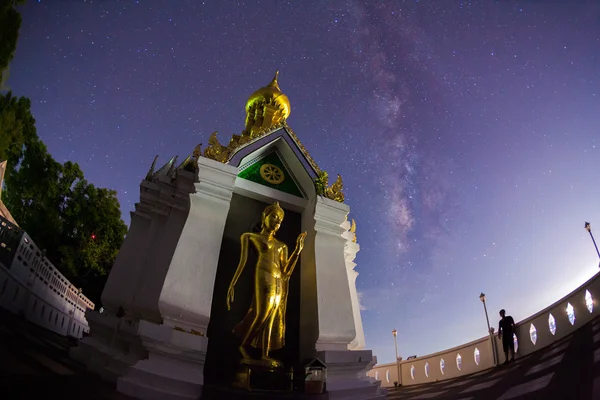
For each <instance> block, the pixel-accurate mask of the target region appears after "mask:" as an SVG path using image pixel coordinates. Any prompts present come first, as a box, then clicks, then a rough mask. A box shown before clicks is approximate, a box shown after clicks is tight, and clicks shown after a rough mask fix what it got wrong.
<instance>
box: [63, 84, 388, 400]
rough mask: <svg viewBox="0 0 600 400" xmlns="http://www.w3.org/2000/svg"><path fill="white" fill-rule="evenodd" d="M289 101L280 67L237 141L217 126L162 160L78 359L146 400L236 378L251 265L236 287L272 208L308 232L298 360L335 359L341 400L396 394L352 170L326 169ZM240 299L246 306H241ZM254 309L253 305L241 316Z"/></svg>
mask: <svg viewBox="0 0 600 400" xmlns="http://www.w3.org/2000/svg"><path fill="white" fill-rule="evenodd" d="M290 110H291V107H290V103H289V100H288V98H287V97H286V96H285V95H284V94H283V93H282V92H281V89H280V88H279V84H278V76H277V74H276V75H275V77H274V78H273V80H272V81H271V82H270V83H269V84H268V85H267V86H265V87H263V88H261V89H259V90H258V91H256V92H255V93H253V94H252V95H251V96H250V98H249V100H248V101H247V103H246V126H245V129H244V130H243V131H242V132H241V134H239V135H233V137H232V138H231V139H230V140H229V142H228V143H227V144H226V145H222V144H221V143H219V140H218V139H217V134H216V132H215V133H213V134H212V135H211V136H210V138H209V142H208V146H207V147H206V148H205V149H201V147H200V146H198V147H197V148H196V150H195V151H194V153H193V154H192V155H190V156H189V157H187V158H186V159H185V160H184V161H183V162H181V163H177V158H176V157H174V158H172V159H170V160H169V161H168V162H167V163H166V164H165V165H163V166H162V167H160V168H158V169H156V168H155V166H156V160H155V162H154V163H153V165H152V167H151V169H150V171H149V172H148V174H147V176H146V178H145V179H144V180H143V181H142V183H141V184H140V201H139V203H137V204H136V206H135V211H133V212H132V213H131V225H130V229H129V232H128V234H127V237H126V239H125V242H124V243H123V246H122V248H121V250H120V252H119V254H118V256H117V258H116V261H115V263H114V266H113V268H112V270H111V273H110V276H109V278H108V281H107V283H106V286H105V288H104V292H103V294H102V305H103V307H104V310H105V311H104V312H103V313H102V314H99V313H88V315H87V318H88V321H89V324H90V327H91V330H90V335H89V336H87V337H85V338H84V339H83V340H82V341H81V342H80V344H79V346H78V347H77V348H75V349H73V351H72V353H71V356H72V357H73V358H75V359H77V360H79V361H81V362H83V363H85V364H86V365H87V367H88V369H89V370H92V371H95V372H97V373H99V374H100V375H101V376H102V377H103V378H104V379H106V380H109V381H112V382H114V383H115V384H116V386H117V390H118V391H119V392H121V393H124V394H127V395H130V396H133V397H135V398H139V399H197V398H201V397H203V395H204V396H206V393H208V388H209V387H211V386H214V385H218V384H220V382H224V381H226V380H227V379H229V378H228V377H226V376H224V374H225V375H226V374H227V371H228V370H229V367H228V366H230V365H232V364H231V362H232V361H231V360H232V357H234V356H233V355H234V354H235V353H236V351H237V348H236V347H235V344H234V342H233V340H234V337H233V335H232V333H231V328H232V327H233V326H234V325H235V323H236V322H237V321H239V320H240V318H241V316H243V315H242V314H243V313H244V312H245V311H246V309H247V304H249V299H250V295H251V293H250V292H251V290H252V283H251V282H252V279H251V276H250V274H249V273H248V274H247V276H245V275H242V276H241V277H240V281H239V283H238V284H237V286H236V300H235V301H236V307H237V308H236V307H233V308H232V310H231V311H228V310H227V308H226V305H225V303H226V301H225V300H226V296H227V287H228V284H229V281H230V280H231V278H232V276H233V273H234V271H235V269H236V267H237V263H238V260H239V257H240V233H243V232H249V231H253V230H254V231H256V229H257V227H258V226H259V225H260V218H261V212H262V210H263V209H264V208H265V206H266V205H269V204H272V203H274V202H278V203H279V204H280V205H281V207H282V208H283V209H284V210H285V219H284V221H283V223H282V225H281V229H280V230H279V232H278V238H279V240H282V241H284V242H285V243H287V245H288V247H290V248H293V243H294V242H293V241H294V240H295V237H297V236H298V234H299V233H300V232H307V236H306V239H305V243H304V249H303V251H302V254H301V257H300V261H299V263H298V266H297V267H296V270H295V271H296V272H294V274H293V275H292V276H291V278H290V281H289V297H288V300H287V301H288V303H287V317H286V325H287V328H286V331H285V332H286V333H285V347H284V349H283V350H282V352H281V356H280V357H282V359H285V360H287V361H286V362H289V363H290V364H299V363H301V362H302V360H307V359H315V358H316V359H318V360H320V361H321V362H322V363H324V364H325V365H326V367H327V373H326V391H327V393H328V397H329V399H377V398H383V397H384V395H383V393H382V392H381V390H380V388H379V385H380V383H379V382H378V381H377V380H375V379H374V378H371V377H368V376H367V371H368V370H370V369H371V367H372V366H373V365H374V363H375V360H374V357H373V355H372V353H371V351H370V350H365V349H364V346H365V338H364V333H363V328H362V321H361V316H360V307H359V302H358V296H357V292H356V285H355V281H356V277H357V275H358V273H357V272H356V271H354V267H355V265H356V264H355V263H354V258H355V256H356V253H357V252H358V251H359V245H358V243H357V242H356V234H355V230H356V224H355V223H354V221H352V222H350V221H348V219H347V216H348V214H349V212H350V208H349V206H348V205H347V204H345V203H344V195H343V192H342V189H343V187H342V180H341V177H339V176H338V177H337V180H336V181H335V182H334V183H333V184H332V185H329V183H328V179H327V174H326V173H324V171H322V170H321V169H320V168H319V167H318V166H317V164H316V162H315V161H314V160H313V159H312V158H311V156H310V155H309V154H308V152H307V150H306V149H305V148H304V146H303V145H302V144H301V142H300V140H299V139H298V137H297V136H296V134H295V133H294V132H293V131H292V130H291V128H290V127H289V126H288V124H287V118H288V117H289V114H290ZM238 303H240V304H241V305H240V306H237V304H238ZM240 313H241V314H240Z"/></svg>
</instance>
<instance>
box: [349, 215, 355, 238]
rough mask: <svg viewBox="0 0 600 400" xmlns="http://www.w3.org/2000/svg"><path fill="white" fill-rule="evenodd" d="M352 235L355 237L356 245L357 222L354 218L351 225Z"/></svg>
mask: <svg viewBox="0 0 600 400" xmlns="http://www.w3.org/2000/svg"><path fill="white" fill-rule="evenodd" d="M350 233H352V234H353V235H354V238H353V239H352V242H353V243H356V221H355V220H354V218H352V225H350Z"/></svg>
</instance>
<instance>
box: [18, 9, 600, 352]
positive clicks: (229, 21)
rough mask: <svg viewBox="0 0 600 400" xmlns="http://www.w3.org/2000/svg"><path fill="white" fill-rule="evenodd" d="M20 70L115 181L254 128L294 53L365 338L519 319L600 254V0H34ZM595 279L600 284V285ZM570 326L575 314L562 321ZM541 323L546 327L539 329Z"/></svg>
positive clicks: (98, 177) (129, 193) (117, 185)
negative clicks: (588, 225)
mask: <svg viewBox="0 0 600 400" xmlns="http://www.w3.org/2000/svg"><path fill="white" fill-rule="evenodd" d="M21 10H22V14H23V26H22V29H21V37H20V39H19V44H18V48H17V54H16V57H15V60H14V61H13V63H12V65H11V77H10V79H9V82H8V86H9V87H10V88H11V89H12V90H13V93H14V94H15V95H22V96H28V97H30V98H31V99H32V102H33V106H32V108H33V112H34V114H35V117H36V120H37V128H38V134H39V135H40V137H41V138H42V140H44V141H45V142H46V144H47V145H48V147H49V150H50V151H51V153H52V154H53V155H54V157H55V158H56V159H57V160H59V161H61V162H62V161H66V160H72V161H76V162H78V163H79V164H80V165H81V167H82V168H83V170H84V172H85V174H86V177H87V178H88V179H89V180H90V181H91V182H93V183H94V184H96V185H99V186H103V187H109V188H114V189H116V190H117V191H118V193H119V200H120V202H121V207H122V210H123V217H124V218H125V220H126V222H129V215H128V214H129V211H130V210H132V209H133V205H134V203H135V202H136V201H138V196H139V189H138V188H139V183H140V181H141V180H142V178H143V177H144V176H145V174H146V172H147V171H148V169H149V167H150V164H151V162H152V159H153V158H154V156H155V155H156V154H160V160H161V161H165V162H166V161H167V159H168V158H169V157H171V156H173V155H176V154H179V155H180V156H186V155H188V154H190V153H191V152H192V150H193V148H194V146H195V145H196V144H198V143H200V142H203V143H205V144H206V143H207V139H208V136H209V135H210V133H211V132H213V131H215V130H218V131H219V133H220V135H221V136H220V137H221V138H222V139H225V138H227V139H226V140H228V138H229V137H230V136H231V134H232V133H239V132H241V130H242V129H243V127H244V105H245V102H246V100H247V98H248V96H249V95H250V94H251V93H252V92H253V91H254V90H256V89H258V88H259V87H262V86H264V85H266V84H267V83H268V82H269V81H270V80H271V78H272V77H273V73H274V72H275V70H276V69H280V71H281V73H280V79H279V83H280V86H281V88H282V90H283V92H284V93H285V94H287V95H288V97H289V98H290V102H291V104H292V112H291V116H290V118H289V119H288V123H289V125H290V126H291V127H293V129H294V131H295V132H296V133H297V134H298V136H299V137H300V140H301V141H302V142H303V143H304V145H305V146H306V147H307V149H308V151H309V152H310V153H311V155H312V156H313V158H314V159H315V160H316V161H317V163H318V164H319V166H320V167H321V168H323V169H324V170H326V171H328V172H329V174H330V175H334V176H335V174H337V173H340V174H341V175H342V176H343V178H344V184H345V192H346V199H347V200H346V202H347V203H348V204H349V205H350V207H351V217H353V218H355V219H356V221H357V225H358V232H357V233H358V241H359V243H360V245H361V251H360V253H359V254H358V257H357V263H358V266H357V268H356V269H357V271H359V273H360V275H359V277H358V283H357V284H358V290H359V292H360V294H361V301H362V305H363V308H364V310H363V313H362V316H363V323H364V326H365V332H366V335H367V348H369V349H372V350H373V351H374V353H375V354H376V355H377V356H378V358H379V362H391V361H393V359H394V344H393V338H392V334H391V330H392V329H393V328H397V329H398V347H399V353H400V355H402V356H403V357H404V358H406V357H407V356H410V355H413V354H417V355H425V354H426V353H429V352H434V351H438V350H442V349H444V348H448V347H451V346H455V345H459V344H462V343H465V342H467V341H470V340H473V339H476V338H479V337H482V336H484V335H485V334H486V329H487V328H486V323H485V316H484V313H483V307H482V305H481V303H480V301H479V299H478V296H479V293H480V292H481V291H483V292H485V293H486V294H487V296H488V309H489V310H490V317H491V320H492V321H491V322H492V325H493V326H496V325H497V322H496V321H497V318H498V317H497V311H498V310H499V309H500V308H506V309H507V311H508V314H511V315H512V316H513V317H514V318H515V320H517V321H518V320H520V319H522V318H525V317H527V316H528V315H530V314H532V313H534V312H536V311H538V310H539V309H541V308H543V307H545V306H547V305H549V304H551V303H552V302H554V301H555V300H557V299H558V298H559V297H561V296H562V295H564V294H567V293H568V292H570V291H571V290H572V289H574V288H575V287H577V286H578V285H580V284H581V283H583V282H584V281H585V280H586V279H588V278H589V277H591V276H592V275H593V274H594V273H595V272H596V271H597V270H598V257H597V255H596V253H595V250H594V248H593V245H592V243H591V240H590V238H589V235H588V233H587V232H586V231H585V230H584V229H583V225H584V221H586V220H590V222H592V227H595V226H597V227H598V233H599V237H600V203H599V201H598V199H599V198H600V181H599V180H598V173H599V172H600V134H599V131H598V130H599V127H600V3H599V2H597V1H594V0H590V1H567V0H555V1H553V2H543V1H517V0H504V1H484V2H477V1H471V2H467V1H453V2H451V1H416V2H415V1H410V2H409V1H407V2H401V1H387V2H381V1H377V2H376V1H362V2H359V1H316V0H311V1H309V0H302V1H274V0H271V1H257V0H256V1H246V2H242V1H220V0H219V1H217V0H215V1H192V0H188V1H184V0H178V1H172V0H169V1H167V0H163V1H150V0H147V1H146V0H139V1H117V0H98V1H89V0H88V1H83V0H52V1H50V0H48V1H44V0H41V1H37V2H35V1H32V0H29V2H28V4H26V5H25V6H23V7H22V8H21ZM598 295H599V296H600V293H599V294H598ZM558 328H559V329H560V327H558ZM538 329H540V328H538Z"/></svg>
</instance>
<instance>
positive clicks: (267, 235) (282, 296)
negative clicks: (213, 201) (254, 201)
mask: <svg viewBox="0 0 600 400" xmlns="http://www.w3.org/2000/svg"><path fill="white" fill-rule="evenodd" d="M283 217H284V211H283V209H282V208H281V207H280V206H279V203H275V204H273V205H270V206H268V207H266V208H265V210H264V211H263V213H262V220H261V222H262V224H261V231H260V233H250V232H247V233H244V234H242V236H241V244H242V252H241V255H240V263H239V264H238V267H237V270H236V271H235V275H234V276H233V279H232V280H231V283H230V284H229V290H228V292H227V309H228V310H230V309H231V303H233V301H234V287H235V284H236V283H237V281H238V279H239V277H240V275H241V274H242V271H243V270H244V267H245V266H246V261H247V259H248V248H249V246H250V245H253V246H254V247H255V248H256V251H257V253H258V261H257V262H256V267H255V272H254V296H253V298H252V304H251V305H250V309H249V310H248V313H247V314H246V316H245V317H244V319H242V321H241V322H240V323H239V324H237V326H236V327H235V328H234V330H233V332H234V333H235V334H236V335H237V336H238V337H240V338H241V339H242V342H241V344H240V347H239V350H240V353H242V357H243V359H242V363H244V364H258V365H264V366H269V367H279V366H281V362H280V361H278V360H275V359H272V358H271V357H269V353H270V352H271V351H273V350H278V349H280V348H282V347H283V346H284V345H285V310H286V304H287V295H288V288H289V279H290V277H291V276H292V273H293V272H294V267H295V266H296V263H297V262H298V257H299V256H300V252H302V248H303V247H304V238H305V237H306V232H303V233H301V234H300V235H299V236H298V239H297V240H296V248H295V249H294V251H293V252H292V254H291V255H290V256H289V257H288V248H287V246H286V244H285V243H283V242H280V241H279V240H277V239H276V238H275V234H276V233H277V231H278V230H279V227H280V226H281V222H282V221H283ZM248 346H252V347H254V348H257V349H261V353H262V356H261V359H260V360H254V359H252V357H250V355H249V354H248V352H247V350H246V349H247V348H248Z"/></svg>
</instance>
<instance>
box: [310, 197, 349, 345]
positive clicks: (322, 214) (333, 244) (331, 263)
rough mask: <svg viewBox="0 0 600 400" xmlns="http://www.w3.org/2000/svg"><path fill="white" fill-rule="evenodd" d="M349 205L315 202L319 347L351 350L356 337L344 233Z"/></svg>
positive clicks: (320, 199)
mask: <svg viewBox="0 0 600 400" xmlns="http://www.w3.org/2000/svg"><path fill="white" fill-rule="evenodd" d="M348 211H349V207H348V206H347V205H346V204H343V203H338V202H336V201H333V200H329V199H326V198H319V199H317V202H316V205H315V231H316V235H315V264H316V284H317V301H318V304H317V312H318V327H319V336H318V339H317V343H316V350H317V351H322V350H348V344H349V343H350V342H351V341H352V340H354V338H355V337H356V328H355V325H354V311H353V310H352V300H351V297H350V287H349V285H348V278H347V272H346V259H345V255H344V247H345V245H346V239H345V238H343V237H342V234H343V233H344V232H345V229H344V228H343V227H342V224H343V223H344V221H345V220H346V216H347V215H348Z"/></svg>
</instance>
